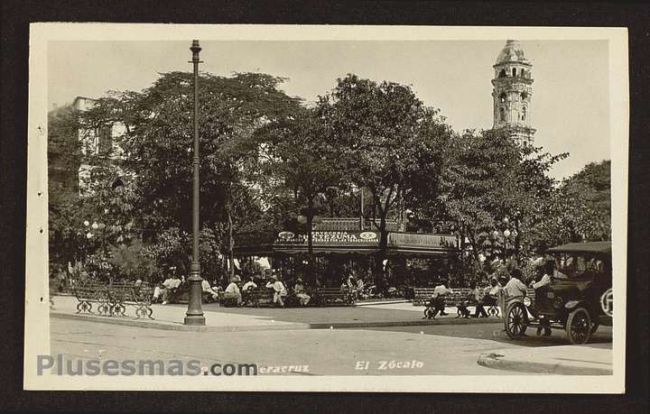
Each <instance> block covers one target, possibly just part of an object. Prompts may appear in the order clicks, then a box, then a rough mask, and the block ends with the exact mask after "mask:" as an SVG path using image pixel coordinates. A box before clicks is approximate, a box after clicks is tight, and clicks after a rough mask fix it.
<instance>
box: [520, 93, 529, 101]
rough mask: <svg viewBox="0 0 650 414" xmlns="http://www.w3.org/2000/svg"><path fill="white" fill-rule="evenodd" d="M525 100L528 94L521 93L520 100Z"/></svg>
mask: <svg viewBox="0 0 650 414" xmlns="http://www.w3.org/2000/svg"><path fill="white" fill-rule="evenodd" d="M526 99H528V94H527V93H526V92H522V93H521V100H522V101H525V100H526Z"/></svg>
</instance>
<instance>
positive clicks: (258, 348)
mask: <svg viewBox="0 0 650 414" xmlns="http://www.w3.org/2000/svg"><path fill="white" fill-rule="evenodd" d="M62 298H63V297H62ZM71 300H72V298H68V299H60V298H59V297H55V298H54V308H53V310H52V311H51V316H52V318H51V353H52V354H53V355H54V354H63V355H64V356H66V357H69V358H102V359H117V360H123V359H166V360H170V359H179V360H191V359H197V360H200V361H201V363H202V364H203V366H209V365H211V364H213V363H221V364H226V363H233V364H237V363H242V364H251V363H254V364H257V365H258V366H307V367H308V370H307V371H305V372H300V373H298V374H296V375H513V374H516V375H527V374H540V373H541V374H543V373H548V374H554V373H555V374H607V373H608V371H611V328H609V327H601V328H600V329H599V331H598V332H597V334H596V335H595V337H594V338H593V340H592V343H590V344H588V345H584V346H569V345H568V342H567V340H566V336H565V334H564V332H561V331H559V330H557V331H556V332H554V334H553V335H552V336H551V337H536V336H535V334H534V330H532V329H531V330H529V333H528V334H529V336H528V337H527V338H526V339H525V340H521V341H512V340H510V339H509V338H507V336H506V335H505V333H504V332H503V324H502V323H501V321H500V320H498V319H496V318H491V319H479V320H476V319H469V320H465V319H456V318H455V316H452V315H450V316H447V317H443V318H440V319H438V320H435V321H422V320H421V315H422V313H421V312H422V308H421V307H414V306H413V305H411V304H410V303H398V304H390V305H369V306H356V307H330V308H306V309H304V308H293V309H277V308H258V309H256V308H221V307H219V306H218V305H205V306H204V310H205V313H206V325H207V328H206V329H204V330H201V331H196V330H194V331H192V330H190V331H188V330H182V329H180V327H181V326H182V324H181V322H182V319H183V316H184V313H185V309H186V307H185V306H182V305H167V306H156V307H155V309H154V316H156V317H157V319H156V321H137V320H134V319H133V318H130V317H126V318H124V317H122V318H115V317H113V318H111V317H105V316H104V317H102V316H79V315H74V311H72V308H70V305H71V304H73V303H74V302H72V301H71ZM450 311H451V310H450ZM160 319H163V320H160ZM164 319H172V320H168V321H165V320H164ZM116 322H117V323H116ZM477 322H478V323H477ZM420 323H426V324H425V325H421V324H420ZM142 324H149V326H146V328H148V329H143V325H142ZM328 325H329V326H330V327H331V328H330V327H327V326H328ZM170 327H171V328H173V329H171V328H170ZM176 328H179V329H176ZM237 328H239V329H237ZM313 328H321V329H313ZM532 351H534V352H532ZM391 362H393V363H392V364H390V363H391ZM414 362H417V363H415V364H414ZM398 365H400V366H408V367H407V368H397V366H398ZM414 365H415V367H414ZM391 366H392V367H393V368H392V369H391V368H390V367H391ZM527 367H528V368H527ZM361 368H363V369H361Z"/></svg>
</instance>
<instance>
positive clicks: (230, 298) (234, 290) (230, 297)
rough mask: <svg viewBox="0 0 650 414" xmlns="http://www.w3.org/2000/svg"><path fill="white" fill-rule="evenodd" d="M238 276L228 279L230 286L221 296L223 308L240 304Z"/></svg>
mask: <svg viewBox="0 0 650 414" xmlns="http://www.w3.org/2000/svg"><path fill="white" fill-rule="evenodd" d="M240 280H241V279H239V276H233V277H231V278H230V284H229V285H228V286H227V287H226V291H225V292H224V294H223V305H224V306H239V305H240V304H241V291H240V290H239V286H237V282H239V281H240Z"/></svg>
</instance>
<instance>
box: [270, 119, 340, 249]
mask: <svg viewBox="0 0 650 414" xmlns="http://www.w3.org/2000/svg"><path fill="white" fill-rule="evenodd" d="M324 136H325V135H324V131H323V124H322V122H321V120H320V119H318V118H317V117H316V116H315V114H314V113H313V112H312V111H311V110H303V111H301V112H299V113H297V114H296V116H294V117H292V118H287V119H282V120H279V121H277V122H275V123H273V124H270V125H268V126H267V127H265V128H264V129H263V131H261V134H260V137H261V138H260V139H261V140H262V142H263V143H264V145H265V148H266V153H267V155H268V159H267V162H265V163H263V171H265V172H267V173H268V174H269V175H270V176H272V177H274V178H275V179H276V183H277V184H279V185H278V186H277V188H276V189H275V192H285V193H288V194H291V195H292V196H293V199H294V200H295V209H294V210H293V211H294V216H297V214H296V213H302V214H304V216H305V222H306V223H305V226H306V230H307V246H308V251H309V254H310V255H311V254H312V253H313V236H312V228H313V221H314V216H315V215H316V214H317V213H318V212H320V211H322V210H323V195H324V194H325V193H326V192H327V191H328V188H332V187H335V186H337V185H338V184H339V183H340V182H341V180H342V176H341V172H340V168H339V166H338V165H337V164H338V163H339V160H340V158H339V157H332V155H334V154H336V149H335V148H333V147H331V145H330V144H329V143H328V141H327V140H325V139H324Z"/></svg>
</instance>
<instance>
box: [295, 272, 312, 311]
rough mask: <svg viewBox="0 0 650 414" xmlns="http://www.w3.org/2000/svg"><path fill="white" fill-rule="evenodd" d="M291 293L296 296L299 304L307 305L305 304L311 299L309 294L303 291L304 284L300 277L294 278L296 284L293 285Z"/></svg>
mask: <svg viewBox="0 0 650 414" xmlns="http://www.w3.org/2000/svg"><path fill="white" fill-rule="evenodd" d="M293 293H294V294H295V295H296V297H297V298H298V301H299V302H300V306H307V304H308V303H309V301H310V300H311V296H309V295H308V294H307V293H306V292H305V285H303V283H302V279H300V278H298V280H296V284H295V285H293Z"/></svg>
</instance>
